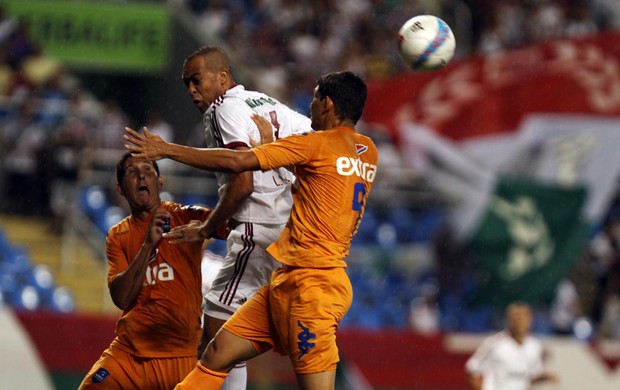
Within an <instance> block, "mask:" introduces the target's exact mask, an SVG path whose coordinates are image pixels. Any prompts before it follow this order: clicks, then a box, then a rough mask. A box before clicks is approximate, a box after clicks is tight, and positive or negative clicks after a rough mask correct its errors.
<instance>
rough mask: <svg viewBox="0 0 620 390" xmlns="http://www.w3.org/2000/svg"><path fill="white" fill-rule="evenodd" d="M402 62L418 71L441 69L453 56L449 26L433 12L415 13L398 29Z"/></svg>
mask: <svg viewBox="0 0 620 390" xmlns="http://www.w3.org/2000/svg"><path fill="white" fill-rule="evenodd" d="M398 36H399V38H398V50H399V52H400V57H401V58H402V60H403V62H404V63H405V64H407V66H409V67H410V68H411V69H413V70H416V71H418V72H429V71H433V70H437V69H441V68H443V67H444V66H446V65H447V64H448V62H450V60H451V59H452V56H453V55H454V47H455V45H456V41H455V39H454V34H453V33H452V30H451V29H450V26H448V24H447V23H446V22H444V21H443V20H441V19H439V18H438V17H436V16H433V15H418V16H415V17H413V18H411V19H409V20H407V21H406V22H405V24H403V26H402V27H401V28H400V30H399V31H398Z"/></svg>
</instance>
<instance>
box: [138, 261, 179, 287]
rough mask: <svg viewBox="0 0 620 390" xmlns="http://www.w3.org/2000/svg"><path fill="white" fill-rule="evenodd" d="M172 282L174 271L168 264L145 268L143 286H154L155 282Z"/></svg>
mask: <svg viewBox="0 0 620 390" xmlns="http://www.w3.org/2000/svg"><path fill="white" fill-rule="evenodd" d="M171 280H174V269H173V268H172V267H171V266H170V264H168V263H161V264H155V265H154V266H152V267H151V266H150V265H149V266H147V267H146V281H145V282H144V283H143V284H142V285H143V286H148V285H151V286H153V285H155V284H157V281H160V282H169V281H171Z"/></svg>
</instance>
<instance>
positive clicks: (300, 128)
mask: <svg viewBox="0 0 620 390" xmlns="http://www.w3.org/2000/svg"><path fill="white" fill-rule="evenodd" d="M182 77H183V82H184V83H185V85H186V86H187V89H188V92H189V94H190V97H191V98H192V102H193V103H194V104H195V105H196V107H198V109H199V110H200V112H202V113H203V114H204V125H205V139H206V144H207V147H209V148H229V149H248V148H250V147H251V143H252V142H253V141H258V140H260V139H261V138H260V134H259V132H258V129H257V127H256V125H255V124H254V122H253V121H252V119H251V117H252V114H253V113H258V114H259V115H261V116H263V117H264V118H266V119H268V120H269V121H270V122H271V123H272V125H273V127H274V129H275V134H274V138H276V139H278V138H284V137H286V136H289V135H291V134H293V133H295V134H298V133H304V132H308V131H312V128H311V126H310V119H309V118H307V117H305V116H303V115H301V114H299V113H297V112H295V111H293V110H292V109H290V108H289V107H287V106H286V105H284V104H282V103H280V102H278V101H277V100H276V99H273V98H271V97H269V96H267V95H265V94H263V93H260V92H255V91H246V90H245V88H244V87H243V86H242V85H239V84H237V83H235V80H234V79H233V75H232V73H231V67H230V61H229V59H228V57H227V55H226V53H225V52H224V51H223V50H222V49H220V48H216V47H207V46H204V47H201V48H199V49H197V50H196V51H194V52H193V53H192V54H190V55H189V56H188V57H187V58H186V59H185V62H184V64H183V75H182ZM216 175H217V180H218V187H219V189H218V193H219V201H218V204H217V206H216V207H215V209H214V210H213V212H212V213H211V215H210V216H209V219H208V220H207V222H206V226H207V228H211V229H212V230H213V231H215V229H216V228H217V227H218V226H220V225H221V224H222V223H224V222H228V224H229V226H230V229H231V231H230V235H229V236H228V240H227V253H226V257H225V259H224V262H223V264H222V267H221V268H220V271H219V273H218V275H217V276H216V277H215V279H214V281H213V283H212V285H211V288H210V290H209V293H208V294H207V296H206V298H205V300H206V303H205V315H204V330H203V337H202V340H201V343H200V346H199V347H198V356H199V357H200V356H201V355H202V351H203V350H204V349H205V348H206V346H207V344H208V342H209V341H210V340H211V339H212V338H213V337H214V336H215V334H216V333H217V331H218V330H219V329H220V327H221V326H222V324H223V323H224V322H225V321H226V320H227V319H228V318H229V317H230V316H232V314H233V313H234V312H235V311H236V310H237V309H238V308H239V307H240V306H241V305H242V304H243V303H244V302H245V301H247V300H248V299H249V298H250V297H252V296H253V295H254V293H255V292H256V291H257V290H258V288H260V287H261V286H263V285H264V284H266V283H267V282H268V281H269V278H270V276H271V272H272V271H273V270H274V269H275V268H276V267H278V266H279V265H280V264H279V263H278V262H277V261H275V260H274V259H273V258H272V257H271V256H270V255H269V254H267V252H266V251H265V249H266V248H267V246H269V245H270V244H271V243H273V242H274V241H276V239H277V238H278V236H279V235H280V232H281V231H282V229H283V228H284V225H285V224H286V221H287V220H288V217H289V214H290V210H291V206H292V204H293V199H292V195H291V191H290V186H291V184H292V182H293V181H294V179H295V177H294V176H293V174H292V173H291V172H289V171H288V170H286V169H278V170H273V171H267V172H258V171H257V172H252V171H248V172H243V173H239V174H222V173H217V174H216ZM246 383H247V371H246V368H245V363H243V364H240V365H238V366H237V367H235V368H234V369H233V370H232V371H231V372H230V375H229V376H228V378H227V379H226V382H225V383H224V387H222V389H226V390H238V389H245V388H246Z"/></svg>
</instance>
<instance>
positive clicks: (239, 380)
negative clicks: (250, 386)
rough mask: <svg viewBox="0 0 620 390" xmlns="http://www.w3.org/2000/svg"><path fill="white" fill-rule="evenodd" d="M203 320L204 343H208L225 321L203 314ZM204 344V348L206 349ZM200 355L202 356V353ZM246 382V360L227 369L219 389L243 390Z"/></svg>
mask: <svg viewBox="0 0 620 390" xmlns="http://www.w3.org/2000/svg"><path fill="white" fill-rule="evenodd" d="M204 320H205V321H204V329H203V336H204V337H203V338H204V339H206V340H207V343H206V345H208V343H209V341H210V340H212V339H213V338H214V337H215V335H216V334H217V332H218V331H219V330H220V328H221V327H222V325H224V323H225V322H226V321H225V320H221V319H219V318H215V317H211V316H209V315H205V317H204ZM206 345H205V348H204V350H206ZM204 350H203V353H204ZM200 356H201V357H202V354H201V355H200ZM247 382H248V373H247V368H246V362H245V361H243V362H239V363H237V364H235V366H234V367H233V368H232V369H231V370H230V371H229V373H228V377H227V378H226V381H225V382H224V385H223V386H222V387H221V389H222V390H245V389H246V387H247Z"/></svg>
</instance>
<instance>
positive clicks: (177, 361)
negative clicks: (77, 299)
mask: <svg viewBox="0 0 620 390" xmlns="http://www.w3.org/2000/svg"><path fill="white" fill-rule="evenodd" d="M195 366H196V356H187V357H179V358H141V357H138V356H134V355H131V354H129V353H127V352H125V351H123V350H121V349H119V348H116V347H110V348H108V349H106V350H105V351H103V354H101V357H100V358H99V360H98V361H97V362H96V363H95V364H94V365H93V367H92V368H91V369H90V371H89V372H88V374H86V377H85V378H84V380H83V381H82V384H81V385H80V387H79V390H86V389H100V390H108V389H110V390H111V389H123V390H127V389H136V390H138V389H142V390H144V389H172V388H174V386H175V385H176V384H177V383H179V382H181V381H182V380H183V378H185V376H186V375H187V374H189V372H190V371H192V370H193V369H194V367H195Z"/></svg>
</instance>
